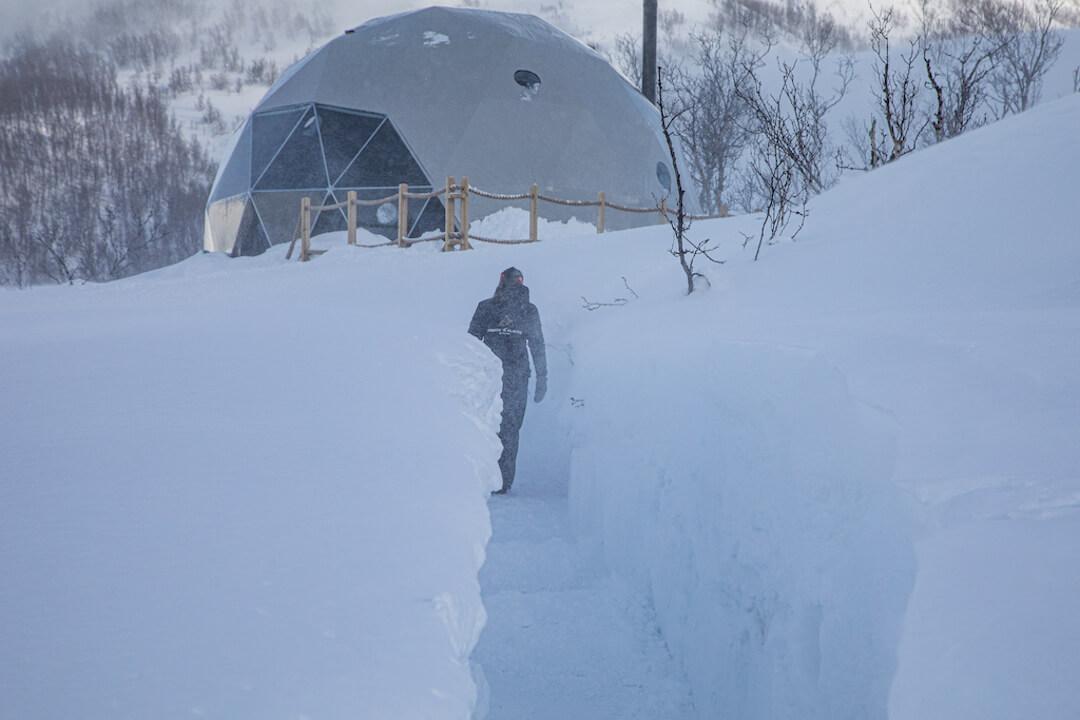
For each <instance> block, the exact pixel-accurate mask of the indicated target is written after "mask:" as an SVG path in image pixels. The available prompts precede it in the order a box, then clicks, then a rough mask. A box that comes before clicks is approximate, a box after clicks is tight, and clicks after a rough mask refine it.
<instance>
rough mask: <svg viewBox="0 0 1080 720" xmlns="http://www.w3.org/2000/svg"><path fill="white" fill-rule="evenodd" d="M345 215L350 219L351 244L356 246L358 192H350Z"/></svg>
mask: <svg viewBox="0 0 1080 720" xmlns="http://www.w3.org/2000/svg"><path fill="white" fill-rule="evenodd" d="M345 206H346V207H345V215H346V217H347V219H348V229H349V244H350V245H355V244H356V191H355V190H350V191H349V193H348V195H346V199H345Z"/></svg>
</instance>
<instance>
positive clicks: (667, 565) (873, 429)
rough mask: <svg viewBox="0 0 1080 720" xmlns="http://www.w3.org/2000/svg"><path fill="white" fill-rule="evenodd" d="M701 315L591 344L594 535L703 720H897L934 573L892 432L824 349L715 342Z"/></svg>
mask: <svg viewBox="0 0 1080 720" xmlns="http://www.w3.org/2000/svg"><path fill="white" fill-rule="evenodd" d="M682 302H683V305H682V306H681V308H682V309H681V312H682V313H683V316H682V317H677V316H676V311H677V310H679V308H677V307H676V306H674V305H672V306H671V307H669V308H660V309H656V310H655V311H654V312H653V313H652V314H649V315H644V314H643V313H635V312H633V310H635V309H637V308H636V307H634V306H633V305H631V306H627V307H626V308H623V309H620V310H619V311H618V312H612V313H610V314H609V315H608V316H607V317H606V318H605V320H606V322H605V324H603V325H602V326H601V325H599V324H598V325H597V326H596V327H594V328H592V329H593V330H594V331H595V332H589V333H577V334H576V340H577V343H576V344H575V347H574V365H575V367H576V368H578V370H577V371H576V374H575V377H574V390H573V391H572V392H571V394H572V395H574V396H575V397H578V398H580V402H579V403H578V404H577V407H574V408H572V409H570V410H568V411H567V413H569V417H568V423H569V426H570V427H572V428H573V430H572V432H571V433H570V434H571V436H572V437H573V441H572V443H573V449H572V456H571V480H570V502H571V510H572V512H573V513H574V515H575V521H576V522H577V524H578V526H579V527H580V529H581V530H582V531H583V532H584V533H587V534H593V535H595V536H597V537H598V538H599V540H600V541H601V542H602V544H603V549H604V554H605V556H606V558H607V560H608V562H609V563H610V565H611V567H612V569H613V570H614V571H615V572H617V573H618V574H620V575H621V576H622V577H624V578H625V579H627V580H628V581H629V582H630V583H631V584H633V585H634V586H636V588H637V589H638V590H640V591H642V592H643V593H644V594H645V596H646V597H649V598H650V599H651V601H652V603H653V604H654V606H655V611H656V621H657V624H658V626H659V627H660V629H661V631H662V633H663V635H664V638H665V639H666V641H667V643H668V646H669V649H670V650H671V652H672V654H673V655H674V656H675V657H676V659H677V660H678V661H679V662H680V663H681V664H682V666H683V669H684V670H685V672H686V673H687V676H688V679H689V681H690V684H691V687H692V690H693V693H694V703H695V705H696V708H697V712H698V714H699V716H700V717H702V718H713V717H737V718H742V719H744V720H750V719H752V718H800V719H804V720H805V719H808V718H822V719H826V718H827V719H828V720H840V719H843V718H860V719H866V718H885V717H886V715H887V700H888V692H889V687H890V684H891V681H892V677H893V674H894V672H895V665H896V657H897V647H898V643H899V637H900V626H901V622H902V617H903V613H904V609H905V606H906V601H907V597H908V595H909V593H910V591H911V587H912V584H913V578H914V555H913V550H912V545H911V539H910V531H909V528H908V527H907V522H906V520H905V513H904V512H903V510H902V507H903V503H902V502H901V501H900V500H899V498H898V495H897V492H896V490H895V489H894V487H893V485H892V483H891V477H892V465H893V456H894V451H893V447H892V442H891V440H890V437H891V434H890V428H889V427H888V424H887V422H886V421H885V420H884V419H883V418H881V417H880V416H877V415H876V413H875V412H874V411H872V410H870V409H868V408H867V407H865V406H860V405H859V404H858V403H857V402H856V401H855V400H854V399H853V398H852V396H851V395H850V394H849V392H848V389H847V385H846V382H845V379H844V377H843V376H842V375H841V374H840V372H838V371H837V370H836V369H834V368H833V367H832V366H830V365H829V364H828V363H826V362H825V361H823V360H822V359H821V358H820V357H819V356H817V355H816V354H813V353H811V352H809V351H805V350H800V349H796V348H784V347H782V346H771V347H770V346H764V345H757V344H750V343H737V342H730V341H729V342H723V341H718V340H716V339H715V338H709V337H708V336H707V335H708V334H709V333H704V332H702V330H701V329H702V328H705V327H707V323H708V318H707V317H706V316H705V314H704V313H702V315H701V317H697V318H694V317H693V315H694V314H695V312H700V311H702V310H703V309H705V306H703V305H701V304H698V305H697V306H696V307H694V308H692V309H691V310H690V312H689V313H686V302H687V301H686V300H683V301H682ZM623 310H626V312H625V313H623ZM687 314H688V315H689V316H690V317H687V316H686V315H687ZM616 315H620V317H619V318H617V319H616V317H615V316H616ZM634 337H648V338H649V340H650V342H649V343H647V344H634V343H632V342H628V340H629V339H632V338H634Z"/></svg>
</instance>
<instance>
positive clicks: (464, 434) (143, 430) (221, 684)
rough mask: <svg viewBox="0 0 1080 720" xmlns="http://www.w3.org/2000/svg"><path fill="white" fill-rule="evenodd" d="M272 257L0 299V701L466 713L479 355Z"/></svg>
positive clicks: (397, 296) (350, 285)
mask: <svg viewBox="0 0 1080 720" xmlns="http://www.w3.org/2000/svg"><path fill="white" fill-rule="evenodd" d="M281 254H282V253H278V252H275V253H269V254H268V255H267V256H266V257H264V258H258V259H255V260H240V261H230V260H228V259H226V258H223V257H216V256H202V257H197V258H194V259H192V260H191V261H188V262H186V263H183V264H181V265H179V266H176V267H173V268H169V269H167V270H165V271H162V272H159V273H153V274H151V275H147V276H143V277H140V278H137V279H133V280H130V281H125V282H120V283H116V284H113V285H109V286H104V287H92V286H87V287H81V288H54V289H35V290H33V291H30V292H6V293H2V294H0V295H2V297H0V346H2V347H3V370H2V371H0V397H3V398H4V404H5V408H6V409H5V410H4V413H3V417H2V423H0V425H2V430H0V577H2V578H3V581H2V582H0V627H2V628H3V633H2V634H3V650H2V651H0V687H2V688H3V691H2V693H0V694H2V696H3V700H2V701H0V704H2V706H3V710H0V715H3V716H4V717H26V718H30V717H34V718H76V717H78V718H87V719H88V720H89V719H101V720H104V719H106V718H108V719H109V720H113V719H115V718H190V717H215V718H229V719H240V718H269V717H291V718H297V717H311V718H327V717H330V718H344V717H352V718H374V717H394V718H436V717H438V718H467V717H469V716H470V714H471V711H472V708H473V704H474V702H475V697H476V689H475V687H474V683H473V678H472V675H471V670H470V666H469V662H468V658H469V654H470V652H471V650H472V647H473V645H474V644H475V643H476V640H477V638H478V635H479V632H480V629H481V627H482V625H483V621H484V611H483V608H482V606H481V602H480V594H479V586H478V582H477V573H478V571H479V568H480V565H481V563H482V562H483V556H484V545H485V543H486V542H487V539H488V535H489V532H490V530H489V528H490V525H489V520H488V515H487V509H486V505H485V503H486V499H487V494H488V492H489V491H490V489H492V488H493V487H496V486H497V482H498V480H497V478H498V469H497V467H496V465H495V459H496V457H497V455H498V441H497V439H496V438H495V436H494V432H495V429H496V428H497V421H498V410H499V399H498V383H499V369H498V367H497V365H498V364H497V362H495V361H494V360H493V358H492V357H491V355H490V353H488V352H487V350H486V349H485V348H483V347H482V346H480V345H479V344H478V343H476V342H475V341H473V340H472V339H471V338H468V337H467V336H466V335H465V333H464V330H463V326H462V325H461V324H460V323H463V322H466V321H467V320H465V321H460V322H459V323H458V324H451V323H443V324H438V323H432V324H430V325H429V324H426V323H425V317H426V315H427V311H426V307H427V306H428V304H429V302H430V297H429V296H422V295H417V294H415V293H408V292H399V291H398V290H399V289H400V288H402V287H410V284H409V283H408V279H409V269H408V268H407V267H406V266H397V268H396V270H395V269H393V268H394V267H395V265H394V263H393V262H388V263H387V264H386V266H384V267H383V268H381V270H382V272H381V275H382V277H383V278H386V279H383V280H380V273H379V272H378V271H376V270H375V269H374V268H372V267H371V264H370V263H366V262H365V263H360V262H358V261H359V260H361V258H360V257H359V255H350V254H348V253H338V254H334V253H330V254H328V255H326V256H323V257H322V258H320V259H319V261H318V262H316V263H311V264H309V265H306V266H303V265H299V264H297V263H290V264H288V265H284V264H282V259H281V257H279V256H280V255H281ZM362 259H363V260H364V261H367V260H369V259H370V258H369V257H364V258H362ZM387 268H390V269H389V270H388V269H387ZM459 312H460V310H459Z"/></svg>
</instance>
